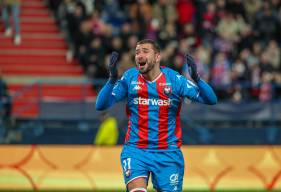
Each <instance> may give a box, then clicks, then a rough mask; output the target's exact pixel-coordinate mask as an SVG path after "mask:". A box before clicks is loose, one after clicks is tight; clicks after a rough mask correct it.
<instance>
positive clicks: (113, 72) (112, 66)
mask: <svg viewBox="0 0 281 192" xmlns="http://www.w3.org/2000/svg"><path fill="white" fill-rule="evenodd" d="M118 58H119V53H117V52H116V51H113V52H112V53H111V55H110V61H109V65H108V71H109V81H110V82H111V83H115V82H116V81H117V79H118V71H117V61H118Z"/></svg>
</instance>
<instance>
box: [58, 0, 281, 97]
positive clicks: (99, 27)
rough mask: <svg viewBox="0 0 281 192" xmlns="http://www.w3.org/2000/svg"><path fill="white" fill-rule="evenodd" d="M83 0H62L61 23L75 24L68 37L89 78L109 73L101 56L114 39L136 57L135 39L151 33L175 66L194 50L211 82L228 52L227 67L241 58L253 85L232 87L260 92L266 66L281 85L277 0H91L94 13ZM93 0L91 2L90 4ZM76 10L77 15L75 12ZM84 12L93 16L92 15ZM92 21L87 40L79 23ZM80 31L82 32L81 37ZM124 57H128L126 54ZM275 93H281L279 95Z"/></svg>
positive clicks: (165, 59)
mask: <svg viewBox="0 0 281 192" xmlns="http://www.w3.org/2000/svg"><path fill="white" fill-rule="evenodd" d="M84 1H87V0H83V1H73V0H64V2H62V3H61V4H60V6H61V7H63V5H65V4H67V5H68V6H67V8H65V10H66V11H64V12H65V13H67V14H65V15H67V17H66V16H65V17H63V18H64V19H62V20H61V21H59V22H60V24H61V23H62V22H63V23H66V26H72V27H70V28H66V29H68V31H69V34H70V35H69V37H70V38H69V39H71V41H72V42H73V44H74V45H73V47H76V49H74V48H73V50H74V56H75V57H76V58H77V59H78V60H79V61H80V63H81V65H82V66H83V68H84V69H85V73H87V74H91V75H90V76H91V78H106V77H107V75H106V73H105V70H104V69H105V67H103V66H105V64H104V62H105V60H104V57H103V56H102V55H104V54H109V53H110V52H111V51H112V43H114V44H115V45H117V47H118V46H119V48H118V50H119V51H120V54H121V55H122V54H125V55H127V54H129V53H130V55H131V57H132V56H133V55H134V52H133V51H132V50H134V47H135V45H136V42H137V41H138V40H139V39H143V38H145V37H150V38H152V39H155V40H157V41H158V42H159V44H160V46H161V48H162V50H163V53H162V56H163V60H162V61H163V63H165V64H166V65H168V66H170V67H175V66H172V64H174V61H175V60H176V61H177V60H178V59H179V57H178V56H179V55H182V54H183V53H186V52H193V53H194V55H195V59H196V61H197V62H198V69H199V71H201V72H200V73H206V75H202V76H204V79H206V80H208V81H210V82H211V83H213V81H212V77H213V72H214V71H216V70H217V69H216V65H215V63H216V62H217V61H216V58H217V55H221V53H223V54H225V59H226V60H227V61H228V65H229V70H231V69H232V68H233V67H232V66H233V65H235V61H237V60H241V62H243V63H245V67H246V68H248V70H249V71H250V75H249V79H250V81H251V83H250V85H249V84H247V82H242V81H239V86H238V85H237V82H236V80H235V81H234V82H235V83H230V84H229V86H230V90H235V89H237V87H239V89H242V90H243V91H244V89H245V90H246V91H248V95H252V96H253V99H256V98H257V97H258V93H259V88H260V86H261V79H262V74H263V71H267V72H269V68H270V67H271V68H272V69H271V70H270V73H271V74H272V75H273V83H274V85H275V86H274V87H273V90H274V92H275V91H276V90H278V89H279V87H280V86H281V84H280V81H279V79H280V78H279V77H278V75H279V74H280V45H281V44H280V42H281V41H280V37H281V36H280V18H281V17H280V15H281V8H280V1H279V0H269V1H261V0H255V1H253V0H247V1H242V0H228V1H226V0H213V1H207V2H206V1H204V2H201V1H200V2H199V1H191V0H179V1H175V0H156V1H154V0H153V1H152V0H141V1H127V0H122V1H112V0H107V1H93V2H92V5H93V8H91V9H89V10H92V12H90V11H89V10H88V11H85V2H84ZM79 2H80V3H79ZM89 2H90V1H87V3H88V4H89ZM110 3H113V4H110ZM77 7H78V8H77ZM86 8H87V7H86ZM57 10H58V11H60V10H63V9H57ZM75 10H76V16H78V18H75V16H74V15H75ZM187 10H188V11H187ZM62 13H63V11H62ZM85 13H86V14H85ZM186 13H188V14H186ZM79 15H82V17H80V16H79ZM86 15H91V19H89V17H87V16H86ZM113 16H114V18H113ZM66 18H67V19H66ZM72 18H73V19H72ZM89 20H91V22H92V31H88V32H87V33H86V34H87V35H88V37H90V38H86V39H88V40H85V28H84V27H80V26H82V25H83V26H84V25H85V24H84V23H85V22H86V23H87V22H88V21H89ZM74 23H76V24H74ZM74 29H75V30H74ZM71 31H72V32H71ZM81 35H82V37H80V36H81ZM119 38H121V41H122V43H120V39H119ZM83 39H84V40H83ZM111 40H114V42H113V41H112V42H111ZM90 42H102V46H98V47H96V48H94V49H93V48H92V43H90ZM93 44H95V43H93ZM79 47H80V48H81V47H82V48H81V49H80V48H79ZM202 48H203V49H202ZM99 49H101V50H99ZM200 49H201V50H200ZM204 49H205V50H204ZM97 50H98V51H97ZM197 50H200V51H201V52H202V50H204V51H207V53H204V54H203V52H204V51H203V52H202V53H201V56H200V57H203V56H202V55H205V56H204V57H206V55H208V56H207V58H208V59H207V60H206V61H204V59H203V60H202V58H200V57H198V58H197V56H196V54H197V53H196V52H197ZM101 52H102V54H101ZM97 58H98V59H97ZM121 58H122V57H121ZM125 58H128V55H127V56H126V57H125ZM125 60H127V59H125ZM201 63H202V65H201ZM125 68H126V67H125ZM98 71H100V72H98ZM227 74H228V75H229V77H226V79H232V78H233V77H232V76H231V75H233V73H227ZM214 86H216V85H214ZM249 86H250V87H249ZM255 89H256V90H257V91H256V92H255V91H254V92H255V94H254V95H253V94H252V93H253V92H252V90H255ZM222 91H223V90H222ZM224 91H225V94H224V95H228V94H229V89H227V90H224ZM231 92H232V93H234V92H233V91H231ZM246 95H247V94H246ZM276 95H277V96H278V94H276ZM230 98H231V97H229V98H228V97H224V98H220V99H226V100H227V99H230ZM243 98H244V97H242V99H243ZM273 98H274V97H273Z"/></svg>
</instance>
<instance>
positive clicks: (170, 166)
mask: <svg viewBox="0 0 281 192" xmlns="http://www.w3.org/2000/svg"><path fill="white" fill-rule="evenodd" d="M121 164H122V168H123V176H124V180H125V184H126V186H127V184H128V183H129V182H131V181H133V180H134V179H136V178H139V177H145V178H146V179H147V181H148V179H149V176H150V174H151V178H152V184H153V188H154V189H156V190H160V191H165V192H166V191H173V192H179V191H182V182H183V175H184V158H183V155H182V152H181V150H175V151H150V150H145V149H138V148H135V147H131V146H128V145H124V147H123V150H122V153H121Z"/></svg>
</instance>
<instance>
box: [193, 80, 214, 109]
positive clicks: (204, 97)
mask: <svg viewBox="0 0 281 192" xmlns="http://www.w3.org/2000/svg"><path fill="white" fill-rule="evenodd" d="M197 92H198V93H197V95H196V96H195V97H193V98H192V100H193V101H197V102H199V103H204V104H209V105H214V104H216V103H217V102H218V99H217V96H216V94H215V92H214V90H213V89H212V87H211V86H210V85H208V83H206V82H205V81H204V80H202V79H199V81H198V82H197Z"/></svg>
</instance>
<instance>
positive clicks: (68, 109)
mask: <svg viewBox="0 0 281 192" xmlns="http://www.w3.org/2000/svg"><path fill="white" fill-rule="evenodd" d="M280 6H281V1H280V0H246V1H242V0H119V1H115V0H21V1H20V0H0V7H1V15H2V17H1V21H0V32H1V34H0V95H1V101H0V113H1V120H0V143H1V144H2V145H1V146H0V151H1V154H5V155H3V156H5V157H1V158H0V189H33V190H34V189H57V188H58V189H77V188H78V189H86V190H88V189H94V190H97V189H110V190H111V191H117V189H119V190H122V189H123V187H124V186H123V179H122V177H121V176H122V175H121V168H120V165H119V152H120V150H121V145H122V143H123V141H124V136H125V133H126V127H127V117H126V113H125V102H123V103H122V102H121V103H118V104H117V105H115V106H114V107H113V108H111V109H110V110H108V111H105V112H97V111H96V110H95V106H94V105H95V97H96V95H97V93H98V91H99V90H100V89H101V87H102V86H103V85H104V84H105V82H106V81H107V78H108V74H107V63H108V58H109V55H110V53H111V52H112V51H113V50H115V51H118V52H120V53H121V59H120V62H119V69H118V70H119V74H120V76H121V75H122V74H123V72H124V71H125V70H127V69H128V68H130V67H133V66H134V50H135V46H136V42H137V41H138V40H141V39H143V38H150V39H154V40H156V41H157V42H158V43H159V44H160V46H161V49H162V52H161V56H162V65H164V66H168V67H171V68H172V69H174V70H176V71H178V72H179V73H181V74H183V75H186V76H188V74H187V70H186V66H185V65H184V54H185V53H187V52H189V53H191V54H192V55H193V57H194V59H195V60H196V63H197V66H198V70H199V74H200V76H201V77H202V78H203V79H205V80H206V81H207V82H208V83H210V85H211V86H212V87H213V88H214V89H215V92H216V93H217V95H218V98H219V103H218V104H217V105H215V106H211V107H210V106H204V105H200V104H194V103H190V102H189V101H188V100H186V101H185V104H184V106H183V108H182V112H181V121H182V128H183V143H184V146H183V151H184V155H185V158H186V162H187V164H188V165H187V167H186V177H187V178H185V184H184V188H185V189H205V190H209V189H211V190H215V189H222V190H224V189H255V190H258V191H259V190H260V191H261V190H266V189H267V190H273V189H276V190H281V155H280V154H281V148H280V144H281V94H280V92H281V61H280V57H281V55H280V54H281V52H280V45H281V35H280V33H281V8H280ZM103 146H106V147H103ZM1 156H2V155H1ZM110 157H111V158H110ZM189 162H190V164H189ZM192 162H194V163H192ZM237 162H239V163H237ZM95 165H96V166H95ZM108 165H110V166H108ZM46 167H47V168H46ZM55 179H57V180H58V182H55V181H54V180H55ZM73 180H75V181H76V182H73ZM108 181H112V182H113V183H112V186H108Z"/></svg>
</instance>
